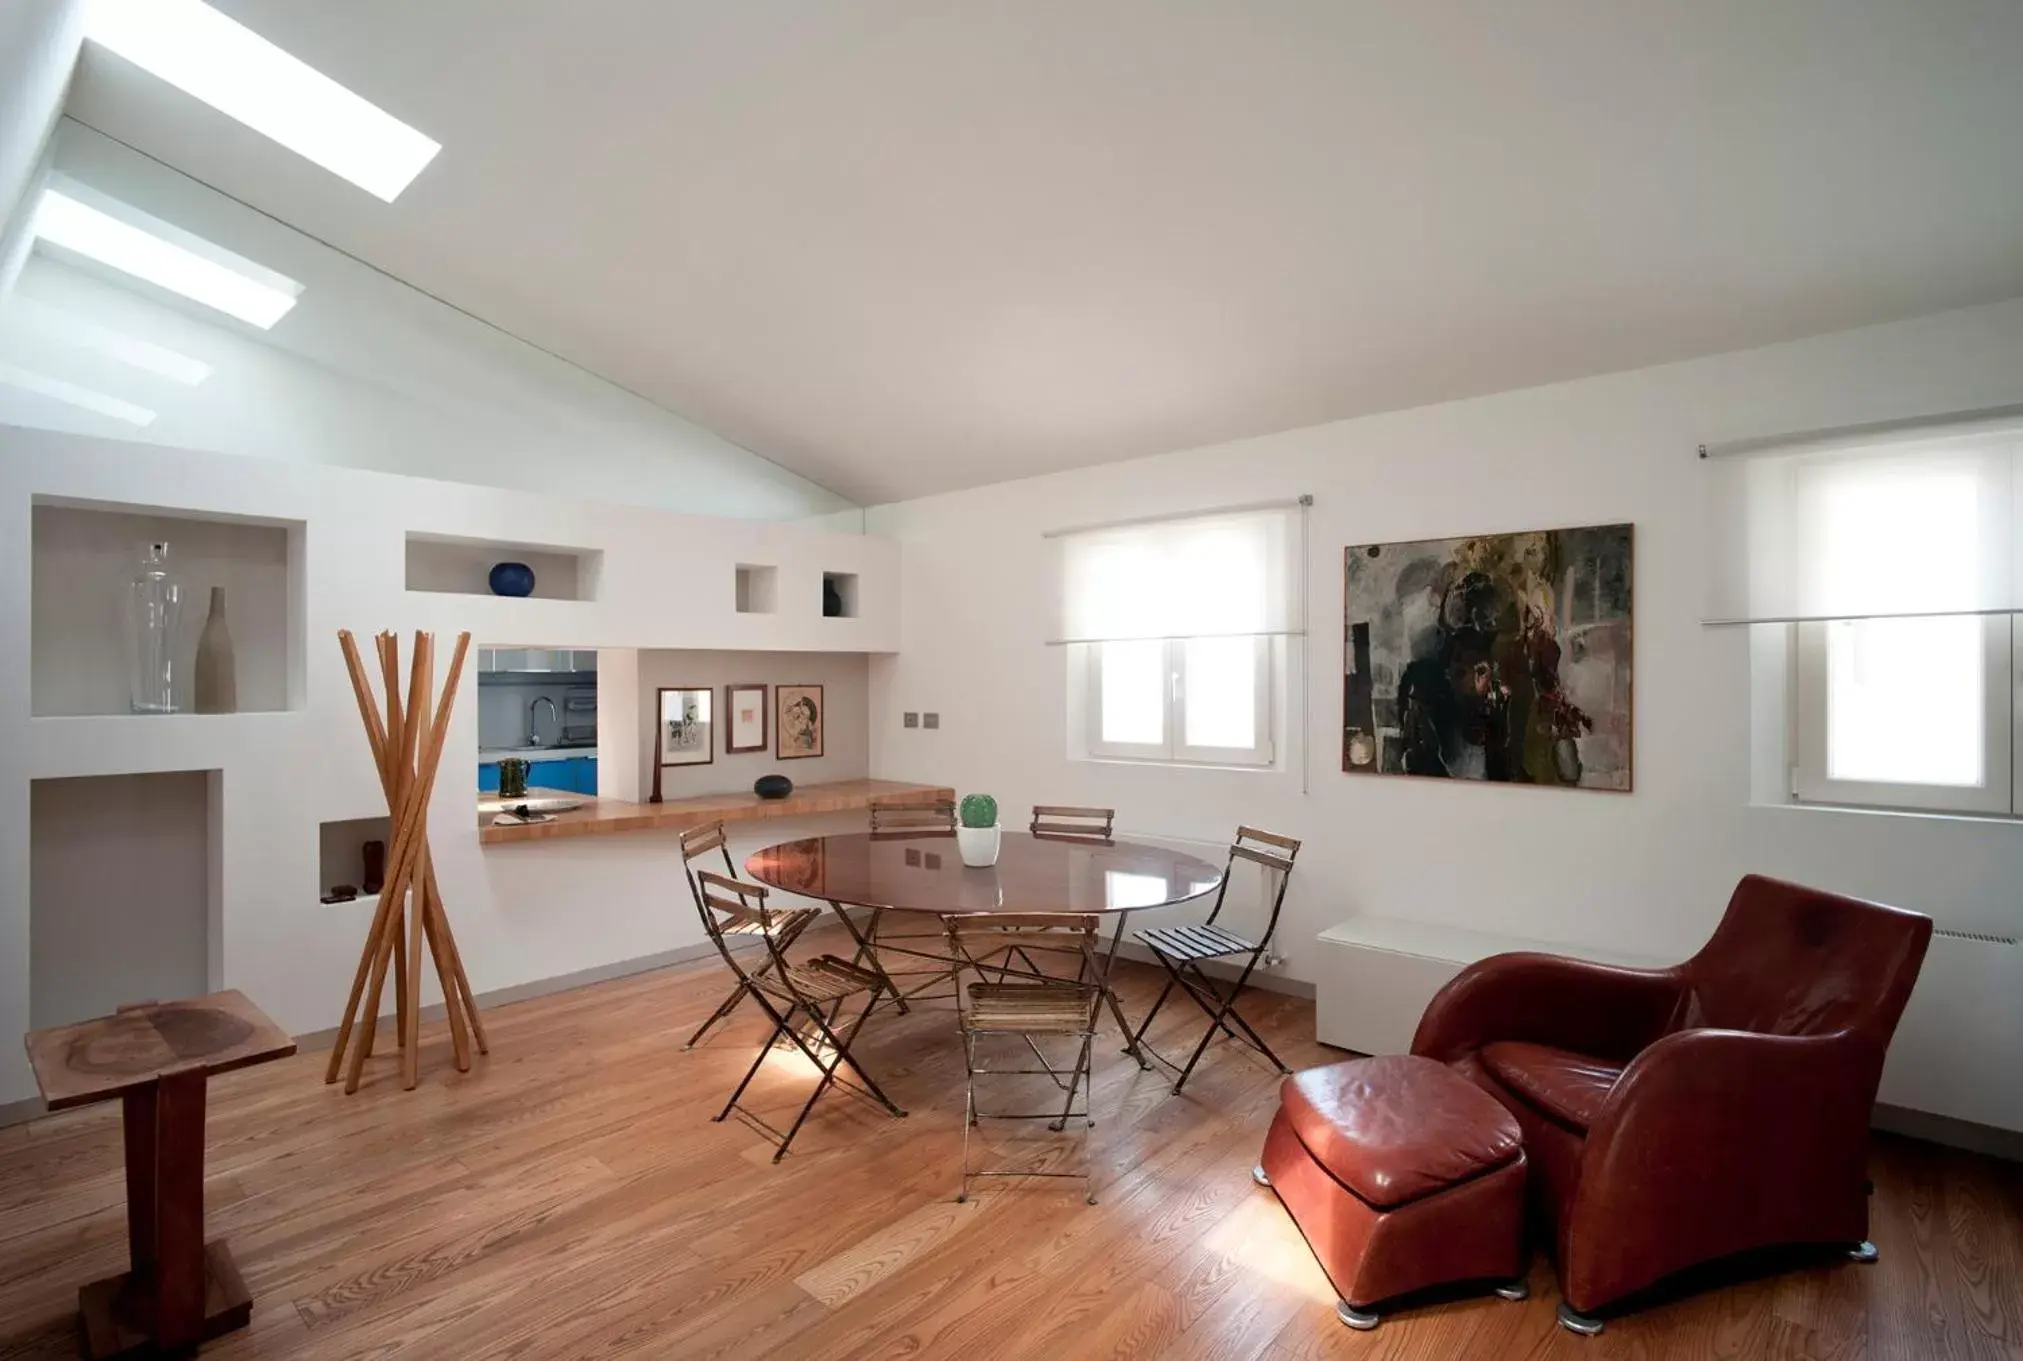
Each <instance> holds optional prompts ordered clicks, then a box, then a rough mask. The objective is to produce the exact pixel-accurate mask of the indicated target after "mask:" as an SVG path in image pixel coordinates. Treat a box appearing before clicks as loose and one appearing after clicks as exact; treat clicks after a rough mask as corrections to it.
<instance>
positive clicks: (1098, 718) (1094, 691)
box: [1080, 634, 1283, 770]
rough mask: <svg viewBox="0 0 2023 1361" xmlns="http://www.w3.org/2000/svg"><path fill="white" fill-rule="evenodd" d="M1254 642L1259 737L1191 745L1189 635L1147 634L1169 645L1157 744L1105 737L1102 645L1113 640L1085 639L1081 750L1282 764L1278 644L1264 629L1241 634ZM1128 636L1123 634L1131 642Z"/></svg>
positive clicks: (1151, 759) (1211, 762)
mask: <svg viewBox="0 0 2023 1361" xmlns="http://www.w3.org/2000/svg"><path fill="white" fill-rule="evenodd" d="M1241 636H1243V637H1244V638H1245V640H1246V641H1248V642H1249V643H1250V644H1251V648H1252V656H1253V659H1254V664H1255V666H1256V673H1255V674H1256V685H1255V688H1254V689H1253V690H1252V694H1253V695H1255V696H1256V708H1255V710H1254V712H1253V715H1252V718H1253V723H1254V728H1253V730H1254V731H1255V732H1256V734H1257V741H1256V743H1255V744H1254V745H1252V746H1249V747H1207V746H1189V745H1188V744H1187V743H1186V741H1185V740H1184V739H1185V735H1186V731H1187V644H1188V642H1189V641H1190V640H1189V639H1186V638H1148V639H1141V640H1137V641H1140V642H1156V643H1159V644H1161V645H1162V646H1163V647H1164V649H1165V660H1164V666H1163V671H1164V677H1165V683H1164V686H1163V689H1164V692H1165V693H1164V696H1163V700H1164V703H1163V707H1162V710H1161V715H1162V717H1161V730H1162V732H1163V733H1164V735H1165V736H1164V740H1163V741H1162V742H1160V743H1158V744H1150V743H1137V742H1105V741H1104V740H1103V650H1104V648H1106V647H1108V646H1111V644H1109V643H1088V644H1084V645H1083V650H1084V652H1085V658H1084V661H1083V670H1084V683H1085V685H1086V691H1085V698H1084V703H1083V706H1082V713H1083V725H1082V726H1083V732H1082V733H1081V738H1082V741H1081V744H1080V745H1081V750H1082V752H1083V753H1085V754H1086V757H1087V758H1088V759H1090V760H1098V761H1139V762H1146V763H1151V764H1158V765H1175V766H1229V767H1241V768H1244V769H1256V770H1267V769H1272V768H1275V767H1276V766H1277V764H1278V727H1277V725H1278V717H1279V709H1280V699H1279V695H1278V688H1277V679H1278V676H1279V673H1280V671H1281V670H1282V669H1283V668H1281V667H1280V666H1279V665H1278V663H1277V662H1276V660H1275V653H1276V650H1277V649H1276V648H1275V647H1274V645H1273V643H1274V640H1273V639H1272V637H1271V636H1269V635H1266V634H1251V635H1241ZM1128 641H1129V640H1119V642H1120V643H1123V644H1124V645H1128Z"/></svg>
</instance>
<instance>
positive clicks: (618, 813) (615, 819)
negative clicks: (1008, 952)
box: [478, 780, 955, 846]
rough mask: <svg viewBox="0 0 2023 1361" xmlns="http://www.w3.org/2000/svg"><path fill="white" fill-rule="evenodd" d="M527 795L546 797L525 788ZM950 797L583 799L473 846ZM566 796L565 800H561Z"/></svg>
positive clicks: (856, 787) (844, 789) (938, 793)
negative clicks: (548, 819) (878, 801)
mask: <svg viewBox="0 0 2023 1361" xmlns="http://www.w3.org/2000/svg"><path fill="white" fill-rule="evenodd" d="M527 792H528V794H529V795H530V796H533V795H537V794H542V793H548V792H550V791H546V790H541V791H537V790H534V789H529V790H528V791H527ZM893 796H898V797H902V798H906V797H913V798H923V799H930V798H939V799H947V798H953V797H955V791H954V790H952V789H950V788H949V787H948V786H947V785H934V784H913V783H910V782H908V781H905V780H834V781H831V782H829V783H826V784H810V785H801V786H799V787H797V788H796V789H795V790H794V792H793V793H791V794H789V795H788V796H787V797H786V798H784V799H762V798H760V797H759V796H758V795H756V794H752V793H748V792H747V793H740V794H704V795H701V796H699V797H696V798H687V799H669V800H667V801H666V802H665V803H627V802H625V801H623V800H621V799H594V798H585V799H584V800H583V806H582V807H581V808H574V809H571V810H570V811H568V812H566V813H558V814H556V815H555V818H554V820H553V821H551V822H536V823H530V824H528V825H525V826H520V827H480V828H479V829H478V841H479V842H480V843H481V844H483V845H486V846H499V845H505V844H507V843H510V842H515V841H550V840H553V839H555V838H557V837H570V836H610V835H614V834H616V833H619V832H650V831H661V830H670V829H671V830H679V829H681V828H684V827H697V826H700V825H702V824H703V823H707V822H754V821H760V820H763V819H767V818H792V817H807V816H809V815H811V814H815V813H847V812H851V811H854V810H857V809H863V808H869V807H870V806H871V800H873V799H876V798H889V797H893ZM562 797H567V795H566V794H565V795H562Z"/></svg>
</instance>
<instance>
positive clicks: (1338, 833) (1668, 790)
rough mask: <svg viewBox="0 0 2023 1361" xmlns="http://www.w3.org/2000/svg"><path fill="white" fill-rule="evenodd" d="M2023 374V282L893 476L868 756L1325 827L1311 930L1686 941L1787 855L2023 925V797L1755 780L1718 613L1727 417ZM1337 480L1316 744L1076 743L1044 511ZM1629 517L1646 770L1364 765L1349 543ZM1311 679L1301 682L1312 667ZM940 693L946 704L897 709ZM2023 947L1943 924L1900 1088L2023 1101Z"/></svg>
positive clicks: (1810, 421) (1941, 1105)
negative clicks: (951, 486) (1346, 683)
mask: <svg viewBox="0 0 2023 1361" xmlns="http://www.w3.org/2000/svg"><path fill="white" fill-rule="evenodd" d="M2019 400H2023V302H2011V303H2006V304H2002V305H1998V306H1992V307H1985V308H1978V309H1973V310H1967V311H1960V312H1954V313H1948V314H1944V315H1940V316H1935V317H1929V318H1925V319H1921V320H1916V321H1910V322H1903V323H1898V324H1893V325H1889V326H1880V327H1874V328H1869V329H1865V330H1860V331H1852V332H1846V333H1842V334H1838V335H1832V336H1826V337H1821V338H1817V339H1813V340H1807V341H1802V342H1798V343H1795V344H1789V345H1780V346H1775V347H1772V348H1768V349H1763V350H1755V351H1750V352H1747V353H1738V354H1730V355H1723V356H1719V357H1715V358H1711V359H1706V360H1700V361H1695V362H1691V363H1685V364H1676V365H1669V366H1665V367H1662V368H1654V369H1647V370H1643V371H1639V372H1634V373H1625V374H1618V375H1613V376H1607V377H1601V378H1594V379H1588V380H1584V381H1580V382H1574V383H1563V384H1557V385H1554V386H1550V387H1544V388H1536V389H1531V390H1527V391H1522V392H1513V393H1507V394H1503V395H1499V396H1492V397H1485V398H1480V399H1476V400H1471V401H1465V402H1454V403H1449V404H1445V405H1441V406H1435V407H1428V408H1423V409H1419V410H1413V411H1405V412H1398V413H1393V414H1388V415H1383V416H1376V417H1370V418H1367V419H1362V420H1355V421H1346V422H1342V423H1338V424H1334V425H1326V426H1317V427H1313V428H1310V429H1303V430H1293V431H1288V432H1286V433H1284V434H1279V435H1273V436H1269V437H1265V438H1261V439H1253V440H1245V441H1241V442H1237V443H1233V444H1226V445H1219V446H1215V447H1211V448H1205V449H1195V450H1190V451H1186V452H1181V453H1174V454H1170V455H1166V456H1163V457H1159V458H1154V459H1146V460H1139V461H1135V462H1130V463H1122V464H1115V465H1110V466H1105V467H1099V468H1091V469H1086V470H1083V471H1079V472H1073V473H1064V474H1060V475H1057V476H1051V477H1045V478H1039V479H1034V480H1030V481H1023V482H1015V483H1009V484H1004V485H1000V486H994V487H988V488H982V489H979V490H975V491H970V492H964V493H959V494H953V495H947V496H937V497H932V498H928V499H924V500H918V501H911V502H905V503H902V504H898V505H892V506H883V507H876V508H873V509H872V510H871V511H870V513H869V514H868V517H867V522H868V524H869V526H870V528H871V529H872V530H873V532H877V533H883V534H888V535H891V536H893V537H895V538H897V539H898V540H899V542H900V544H901V546H902V553H903V556H902V569H901V570H902V581H903V589H902V598H901V611H902V616H903V627H904V632H905V637H906V639H907V643H908V647H907V650H906V651H905V652H904V653H902V654H900V655H898V656H896V657H891V658H884V659H879V660H877V661H874V663H873V668H872V730H873V746H872V773H873V774H874V775H885V774H906V775H910V776H914V775H917V776H923V777H924V776H929V775H931V776H932V777H933V778H935V779H939V780H944V781H949V782H952V783H954V784H956V785H957V786H958V787H961V788H964V789H977V788H983V789H990V790H993V791H994V792H996V793H997V795H998V796H999V798H1000V800H1002V801H1004V802H1005V803H1006V804H1007V805H1009V806H1012V807H1017V806H1018V805H1021V804H1025V803H1028V802H1032V801H1041V800H1045V801H1058V802H1069V803H1091V804H1103V805H1113V806H1115V807H1117V808H1118V809H1119V825H1120V827H1121V828H1122V829H1123V830H1124V831H1126V832H1129V833H1149V834H1160V835H1170V836H1177V837H1185V838H1200V839H1204V840H1214V839H1221V840H1224V841H1226V840H1227V838H1228V836H1229V834H1230V832H1231V831H1232V829H1233V828H1234V826H1235V825H1236V823H1237V822H1238V821H1239V820H1242V821H1246V822H1251V823H1255V824H1257V825H1261V826H1264V827H1269V828H1272V829H1275V830H1278V831H1282V832H1287V833H1290V834H1292V835H1295V836H1299V837H1303V838H1305V839H1306V843H1307V844H1306V848H1305V850H1304V852H1303V853H1302V855H1301V858H1300V868H1299V871H1298V873H1297V875H1296V876H1295V881H1294V888H1293V892H1292V895H1291V897H1290V899H1289V904H1288V916H1287V921H1286V925H1285V934H1284V937H1283V940H1284V945H1285V952H1286V954H1287V955H1288V956H1289V957H1290V958H1289V962H1288V965H1287V968H1286V973H1287V974H1289V975H1290V976H1291V977H1293V978H1296V979H1303V980H1309V981H1311V980H1313V979H1314V978H1315V977H1316V973H1315V962H1316V961H1315V954H1314V946H1313V937H1314V935H1315V933H1316V932H1318V931H1320V930H1321V929H1323V928H1325V927H1327V926H1329V925H1331V924H1332V923H1334V922H1337V921H1340V920H1342V919H1343V918H1346V917H1349V916H1351V915H1354V914H1359V913H1369V914H1381V915H1388V916H1399V917H1411V918H1421V919H1425V920H1430V921H1437V922H1445V923H1451V924H1456V925H1462V926H1469V927H1476V928H1481V929H1484V930H1489V931H1495V932H1502V933H1508V934H1514V935H1520V936H1528V937H1535V938H1542V939H1547V940H1555V941H1564V942H1567V943H1568V944H1569V945H1570V946H1572V947H1576V948H1577V947H1578V946H1580V945H1582V944H1588V945H1594V946H1599V947H1606V948H1609V949H1611V950H1616V951H1621V952H1624V953H1630V954H1645V955H1657V956H1664V957H1681V956H1683V955H1685V954H1687V953H1689V952H1691V951H1692V950H1693V949H1694V948H1695V947H1696V946H1697V945H1698V944H1699V943H1700V942H1701V941H1702V940H1703V939H1704V938H1705V936H1706V935H1707V933H1708V931H1709V930H1710V929H1711V928H1712V926H1713V924H1714V922H1715V920H1716V918H1717V917H1718V916H1719V914H1720V912H1721V909H1722V907H1723V905H1724V904H1725V901H1726V898H1727V895H1728V892H1729V891H1730V889H1731V888H1732V887H1733V885H1734V882H1735V880H1736V878H1737V877H1738V876H1739V875H1741V874H1742V873H1744V872H1745V871H1750V870H1757V871H1764V872H1767V873H1771V874H1776V875H1782V876H1785V877H1788V878H1792V879H1797V880H1801V881H1805V882H1809V883H1813V884H1818V885H1822V886H1825V887H1828V888H1832V889H1838V890H1842V891H1846V892H1851V893H1855V894H1860V895H1864V896H1868V897H1874V898H1879V899H1882V900H1884V901H1888V902H1893V903H1899V904H1902V905H1904V906H1907V907H1912V908H1916V909H1918V910H1920V911H1924V912H1928V913H1930V914H1931V915H1932V916H1933V917H1935V918H1936V919H1937V920H1938V922H1939V924H1940V925H1941V926H1945V927H1954V928H1959V929H1963V930H1973V931H1988V932H1997V933H2004V934H2015V933H2019V932H2023V898H2019V895H2018V893H2017V885H2018V884H2019V883H2023V826H2018V825H2014V824H2010V823H1999V822H1973V821H1965V820H1956V819H1935V818H1912V817H1899V816H1886V815H1876V814H1861V813H1843V812H1830V811H1819V810H1798V809H1791V808H1785V807H1763V806H1751V804H1750V803H1749V791H1750V782H1749V749H1750V727H1749V685H1748V668H1747V643H1748V640H1747V637H1746V635H1745V634H1744V633H1742V632H1740V631H1721V630H1709V629H1706V628H1703V627H1702V626H1701V624H1700V622H1699V620H1700V615H1701V600H1702V585H1703V582H1704V578H1705V574H1704V572H1703V568H1702V563H1701V560H1700V555H1701V553H1702V552H1703V545H1704V544H1705V542H1706V535H1705V532H1704V523H1703V495H1702V483H1703V470H1702V466H1701V464H1700V462H1699V461H1698V459H1697V458H1696V457H1695V454H1694V450H1695V447H1696V446H1697V445H1698V444H1699V443H1701V442H1702V441H1709V440H1719V439H1725V438H1731V437H1742V436H1751V435H1774V434H1777V433H1780V432H1790V431H1800V430H1807V429H1815V428H1820V427H1825V426H1833V425H1841V424H1847V423H1854V422H1861V421H1868V420H1878V419H1884V418H1892V417H1902V416H1911V415H1918V414H1922V413H1934V412H1942V411H1947V410H1955V409H1963V408H1971V407H1979V406H1986V405H1993V404H1998V403H2004V402H2016V401H2019ZM1302 492H1311V493H1312V494H1313V496H1314V498H1315V504H1314V508H1313V512H1312V537H1311V544H1310V552H1309V561H1308V573H1309V575H1308V582H1309V592H1310V597H1311V600H1310V610H1311V617H1312V625H1311V627H1312V637H1311V643H1310V647H1309V649H1308V666H1309V671H1308V674H1309V678H1310V682H1311V689H1310V695H1309V699H1308V703H1307V706H1306V711H1305V716H1306V720H1307V723H1306V734H1307V735H1306V740H1305V748H1306V753H1305V754H1306V756H1307V757H1308V759H1309V760H1310V762H1311V792H1309V793H1306V794H1302V792H1301V777H1300V774H1299V771H1298V764H1299V763H1298V762H1297V761H1295V762H1293V768H1292V769H1290V770H1287V771H1284V772H1279V773H1254V772H1241V771H1206V770H1203V771H1172V770H1164V769H1159V768H1156V767H1146V766H1131V765H1118V764H1094V763H1087V762H1072V761H1070V760H1068V759H1067V757H1066V755H1065V750H1066V744H1065V740H1064V737H1063V723H1064V713H1065V697H1064V678H1063V668H1064V665H1065V662H1064V658H1063V655H1062V651H1061V650H1060V649H1048V648H1046V647H1044V646H1042V645H1041V644H1042V640H1043V639H1044V638H1045V637H1046V636H1047V629H1048V624H1049V618H1050V610H1051V606H1052V602H1051V601H1050V599H1049V598H1048V592H1049V580H1050V573H1049V570H1048V557H1047V546H1046V545H1045V544H1044V543H1043V542H1042V540H1041V539H1040V533H1041V531H1042V530H1045V529H1048V528H1050V527H1058V526H1065V525H1070V524H1077V523H1087V522H1091V521H1101V520H1104V519H1108V518H1112V517H1127V516H1133V515H1146V514H1157V513H1163V512H1181V511H1188V510H1194V509H1200V508H1209V507H1214V506H1220V505H1228V504H1231V503H1241V502H1250V501H1256V500H1260V499H1266V498H1275V497H1291V496H1295V495H1297V494H1299V493H1302ZM1625 520H1627V521H1633V522H1635V524H1636V527H1637V562H1636V586H1635V589H1636V661H1635V665H1636V678H1635V684H1636V710H1637V712H1636V792H1635V793H1634V794H1631V795H1628V796H1622V795H1603V794H1594V793H1582V792H1576V791H1563V790H1549V789H1536V788H1528V787H1495V786H1486V785H1458V784H1448V783H1444V782H1437V781H1415V780H1405V779H1390V780H1382V779H1371V778H1367V777H1349V776H1345V775H1343V774H1341V773H1340V767H1339V761H1340V758H1339V755H1338V748H1339V740H1340V739H1339V736H1338V732H1337V727H1338V724H1339V715H1340V713H1341V704H1342V680H1341V674H1342V673H1341V666H1342V657H1341V646H1342V645H1341V619H1342V576H1341V553H1342V550H1343V548H1344V547H1345V546H1348V545H1352V544H1363V543H1371V542H1386V541H1395V540H1409V539H1420V538H1433V537H1444V536H1449V535H1459V534H1471V533H1480V532H1493V531H1501V530H1523V529H1535V528H1540V527H1549V526H1557V525H1574V524H1605V523H1612V522H1617V521H1625ZM1297 693H1298V690H1297V687H1296V686H1295V688H1294V694H1295V695H1297ZM906 709H937V710H939V711H940V713H941V716H942V718H941V728H940V730H939V731H938V732H929V731H925V730H907V729H904V728H902V727H901V726H900V721H899V720H900V713H901V711H902V710H906ZM2019 1074H2023V950H2018V949H2015V948H2009V949H2000V948H1991V947H1985V946H1973V945H1960V944H1957V943H1953V942H1944V941H1941V942H1936V943H1935V944H1934V948H1933V951H1932V954H1931V957H1930V959H1929V960H1928V962H1927V964H1926V966H1925V971H1924V975H1923V981H1922V983H1921V985H1920V986H1919V988H1918V991H1917V995H1916V997H1915V999H1914V1001H1913V1003H1912V1008H1911V1012H1910V1014H1909V1015H1908V1016H1907V1018H1906V1020H1905V1024H1904V1028H1903V1031H1902V1032H1901V1033H1900V1035H1899V1037H1898V1041H1897V1044H1896V1047H1895V1049H1894V1051H1893V1055H1892V1061H1891V1065H1890V1069H1889V1073H1888V1076H1887V1078H1886V1081H1885V1086H1884V1093H1883V1099H1884V1100H1885V1101H1889V1102H1892V1103H1895V1104H1900V1105H1904V1106H1910V1107H1914V1108H1918V1109H1922V1110H1928V1111H1933V1112H1937V1113H1941V1114H1945V1115H1950V1116H1954V1117H1958V1118H1963V1119H1969V1120H1975V1121H1981V1122H1985V1123H1988V1124H1993V1125H1999V1126H2004V1127H2007V1128H2011V1129H2023V1078H2019V1076H2018V1075H2019Z"/></svg>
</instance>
